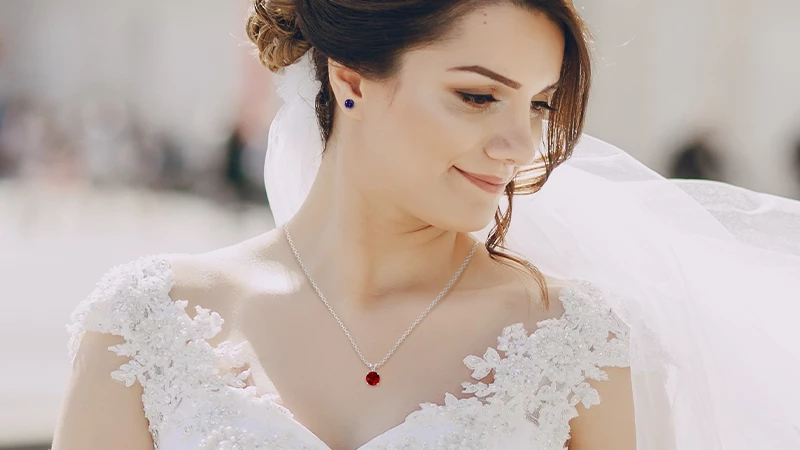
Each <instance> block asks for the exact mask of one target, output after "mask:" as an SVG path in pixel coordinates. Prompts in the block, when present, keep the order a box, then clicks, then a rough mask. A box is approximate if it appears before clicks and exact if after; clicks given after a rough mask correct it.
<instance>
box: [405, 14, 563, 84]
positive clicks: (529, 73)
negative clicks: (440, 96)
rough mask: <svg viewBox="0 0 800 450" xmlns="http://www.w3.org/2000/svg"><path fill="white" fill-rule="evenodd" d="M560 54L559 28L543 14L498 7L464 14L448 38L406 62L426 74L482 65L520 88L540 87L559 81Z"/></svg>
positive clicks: (408, 57)
mask: <svg viewBox="0 0 800 450" xmlns="http://www.w3.org/2000/svg"><path fill="white" fill-rule="evenodd" d="M563 55H564V35H563V31H562V30H561V27H559V26H558V25H557V24H556V23H554V22H553V21H552V20H550V19H549V18H548V17H547V16H545V15H544V14H542V13H539V12H535V11H530V10H527V9H523V8H521V7H518V6H514V5H509V4H501V5H494V6H490V7H484V8H479V9H477V10H475V11H472V12H470V13H468V14H467V15H465V16H464V17H462V18H461V19H460V20H459V22H458V23H457V24H455V26H454V29H453V32H452V33H451V35H450V36H448V37H447V39H444V40H442V41H440V42H436V43H434V44H432V45H431V46H429V47H426V48H424V49H421V50H415V51H411V52H409V53H408V54H407V55H406V64H410V65H411V66H412V67H408V68H409V69H411V70H414V68H413V67H417V68H425V70H426V72H429V73H430V72H435V71H441V72H444V71H446V70H447V69H449V68H450V67H454V66H461V65H483V66H485V67H487V68H489V69H491V70H493V71H495V72H498V73H501V74H503V75H504V76H506V77H508V78H511V79H513V80H516V81H519V82H520V83H522V85H523V89H536V88H537V87H538V88H539V89H540V88H541V87H542V86H544V85H548V84H550V83H552V82H555V81H557V80H558V78H559V75H560V73H561V64H562V60H563ZM534 84H535V85H536V86H534Z"/></svg>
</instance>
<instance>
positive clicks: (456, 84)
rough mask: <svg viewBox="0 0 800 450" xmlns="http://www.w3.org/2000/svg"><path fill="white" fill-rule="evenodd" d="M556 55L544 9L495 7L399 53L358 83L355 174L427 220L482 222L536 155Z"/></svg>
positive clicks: (458, 227) (554, 30) (557, 40)
mask: <svg viewBox="0 0 800 450" xmlns="http://www.w3.org/2000/svg"><path fill="white" fill-rule="evenodd" d="M563 54H564V37H563V33H562V31H561V29H560V28H559V27H558V26H557V25H556V24H555V23H553V22H551V21H550V20H549V19H548V18H546V17H545V16H544V15H541V14H536V13H532V12H529V11H527V10H524V9H521V8H519V7H516V6H513V5H499V6H492V7H487V8H484V9H479V10H477V11H475V12H473V13H471V14H470V15H468V16H465V17H464V19H463V20H462V21H461V22H460V24H458V26H457V28H456V34H455V35H454V38H453V39H450V40H446V41H444V42H441V43H437V44H436V45H434V46H431V47H427V48H425V49H419V50H413V51H410V52H408V53H406V54H405V56H404V57H403V61H402V71H401V74H400V76H399V79H398V80H397V81H396V82H394V83H391V85H390V83H384V84H380V83H372V82H369V81H364V82H362V84H361V95H362V96H363V99H364V100H365V102H364V104H363V105H359V104H358V102H357V103H356V108H359V107H362V106H363V107H364V108H366V109H365V110H364V111H362V112H361V113H362V115H361V116H360V117H361V118H360V123H358V124H357V127H356V128H357V130H356V131H355V132H356V133H358V139H360V140H361V141H362V142H365V143H366V145H365V146H364V147H363V148H362V150H359V151H358V152H359V154H358V155H356V156H357V157H356V158H354V159H352V160H351V161H353V162H354V164H356V165H358V167H357V168H356V170H354V171H353V173H352V176H353V177H355V178H356V180H355V181H356V182H357V183H358V184H359V185H360V187H362V188H363V189H364V190H365V192H372V193H378V195H380V198H381V200H382V201H388V202H390V203H391V204H392V205H394V206H396V207H398V208H400V210H402V211H403V213H405V214H408V215H409V216H411V217H413V218H414V219H416V220H419V221H420V222H422V223H424V224H428V225H433V226H435V227H438V228H442V229H446V230H453V231H476V230H480V229H483V228H484V227H485V226H486V225H488V224H489V223H490V222H491V220H492V217H493V216H494V212H495V211H496V209H497V206H498V203H499V201H500V198H501V196H502V195H503V190H504V185H505V184H507V182H508V181H510V180H511V179H512V178H513V176H514V174H515V173H516V172H517V170H518V169H519V168H520V166H525V165H529V164H531V163H532V162H533V159H534V157H535V155H536V154H537V150H538V149H539V146H540V145H541V141H542V125H543V124H542V119H543V117H544V115H545V113H546V106H547V105H551V104H552V102H551V99H552V94H553V89H548V87H551V86H552V85H553V84H554V83H557V82H558V81H559V76H560V73H561V64H562V59H563ZM340 103H341V102H340ZM467 173H471V174H475V175H477V176H479V177H481V178H487V177H488V178H495V180H489V181H491V183H493V184H489V183H485V182H480V181H477V180H475V179H474V178H473V177H471V176H470V175H468V174H467Z"/></svg>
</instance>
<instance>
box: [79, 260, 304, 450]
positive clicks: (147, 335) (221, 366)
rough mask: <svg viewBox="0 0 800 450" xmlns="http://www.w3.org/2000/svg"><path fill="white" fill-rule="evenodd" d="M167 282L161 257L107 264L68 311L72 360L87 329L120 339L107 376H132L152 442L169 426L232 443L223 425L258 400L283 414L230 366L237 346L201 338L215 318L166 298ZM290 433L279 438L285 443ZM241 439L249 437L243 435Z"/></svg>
mask: <svg viewBox="0 0 800 450" xmlns="http://www.w3.org/2000/svg"><path fill="white" fill-rule="evenodd" d="M173 282H174V281H173V278H172V271H171V268H170V267H169V264H168V262H167V261H166V260H165V259H164V258H162V257H161V255H153V256H146V257H142V258H139V259H136V260H134V261H131V262H128V263H125V264H121V265H118V266H115V267H113V268H111V269H110V270H109V271H108V272H107V273H106V274H105V275H104V276H103V277H102V278H101V280H100V281H99V282H98V283H97V285H96V286H95V289H94V290H93V291H92V292H91V294H90V295H89V296H88V297H87V298H86V299H85V300H84V301H83V302H81V303H80V304H79V305H78V307H77V308H76V309H75V310H74V311H73V313H72V315H71V317H70V324H69V325H67V330H68V331H69V332H70V334H71V337H70V342H69V352H70V356H71V358H72V359H73V360H74V359H75V355H76V353H77V351H78V346H79V345H80V341H81V340H82V339H83V336H84V334H85V333H86V332H87V331H98V332H101V333H109V334H114V335H118V336H122V337H123V338H124V339H125V342H124V343H122V344H119V345H114V346H111V347H109V350H111V351H113V352H115V353H116V354H117V355H120V356H126V357H129V358H130V360H129V362H127V363H125V364H123V365H122V366H121V367H120V368H119V369H118V370H116V371H114V372H112V373H111V377H112V378H114V379H115V380H118V381H120V382H122V383H124V384H125V386H127V387H130V386H132V385H133V384H134V383H135V382H136V381H138V382H139V383H140V384H141V386H142V388H143V395H142V403H143V405H144V411H145V415H146V417H147V419H148V421H149V429H150V433H151V435H152V436H153V442H154V444H155V447H156V448H158V445H159V437H160V436H161V435H162V434H163V433H164V432H166V431H167V430H171V429H176V428H182V431H183V434H184V435H185V436H187V437H188V436H190V435H196V434H198V433H199V434H200V435H202V436H208V438H207V440H206V444H204V445H206V447H204V448H218V447H214V446H213V445H214V444H210V442H223V441H226V442H227V441H232V442H239V441H236V438H234V437H233V436H232V433H235V432H238V431H237V430H236V429H233V428H229V427H226V425H228V424H230V423H232V421H234V420H236V419H239V418H241V417H243V416H244V415H246V414H247V411H246V409H247V408H246V407H245V406H248V405H257V406H258V407H259V408H261V411H262V413H263V412H265V411H267V412H268V411H269V410H270V409H271V410H274V411H277V412H278V413H279V414H290V413H289V412H288V411H286V410H284V409H282V408H280V407H279V406H278V405H276V404H272V403H270V402H268V401H266V400H268V399H267V398H266V396H263V397H258V396H257V395H256V388H255V387H247V386H246V383H245V381H244V380H246V379H247V377H248V376H249V375H250V371H249V369H247V370H235V369H242V368H243V367H244V366H245V359H244V358H243V357H242V346H241V345H233V344H232V343H230V342H223V343H221V344H220V345H219V346H217V347H212V346H211V345H210V344H209V343H208V341H207V340H208V339H211V338H213V337H214V336H216V335H217V334H218V333H219V332H220V331H221V329H222V324H223V322H224V321H223V319H222V317H220V315H219V314H218V313H216V312H211V311H209V310H208V309H204V308H201V307H199V306H198V307H196V308H195V312H196V315H195V316H194V317H193V318H190V317H189V315H188V314H187V313H186V306H187V304H188V302H187V301H185V300H177V301H173V300H172V299H171V298H170V296H169V292H170V290H171V289H172V286H173ZM231 388H233V389H231ZM289 437H290V436H284V437H283V438H282V439H280V440H278V441H279V443H280V444H285V443H287V442H289ZM241 439H245V440H247V439H250V438H248V437H247V436H245V435H242V437H241V438H240V440H241ZM259 439H260V440H259V442H269V440H265V439H264V438H263V437H259ZM278 441H276V442H278ZM247 442H248V443H251V442H253V441H252V439H250V440H247ZM209 445H211V446H209ZM219 448H225V447H224V446H223V447H219ZM247 448H281V447H280V446H278V447H263V446H251V445H248V446H247ZM284 448H285V447H284ZM295 448H301V447H300V446H297V447H295Z"/></svg>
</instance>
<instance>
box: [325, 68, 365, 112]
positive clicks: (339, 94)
mask: <svg viewBox="0 0 800 450" xmlns="http://www.w3.org/2000/svg"><path fill="white" fill-rule="evenodd" d="M328 77H329V79H330V83H331V89H332V90H333V93H334V97H335V98H337V99H342V98H344V99H346V100H344V101H341V100H338V101H341V102H342V104H343V105H344V107H345V108H347V109H348V110H351V109H353V107H354V106H355V102H356V100H360V99H361V81H362V79H363V78H362V77H361V75H360V74H358V73H357V72H356V71H354V70H352V69H350V68H347V67H345V66H343V65H341V64H339V63H338V62H336V61H334V60H332V59H330V58H329V59H328Z"/></svg>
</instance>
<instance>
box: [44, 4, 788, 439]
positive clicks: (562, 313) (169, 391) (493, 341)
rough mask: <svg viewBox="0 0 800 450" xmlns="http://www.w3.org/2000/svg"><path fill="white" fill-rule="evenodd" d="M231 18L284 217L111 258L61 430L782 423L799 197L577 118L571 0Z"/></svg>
mask: <svg viewBox="0 0 800 450" xmlns="http://www.w3.org/2000/svg"><path fill="white" fill-rule="evenodd" d="M247 28H248V32H249V35H250V37H251V39H252V40H253V42H254V43H255V44H256V45H257V46H258V49H259V57H260V59H261V61H262V62H263V63H264V65H266V66H267V67H268V68H269V69H270V70H272V71H275V72H277V73H278V89H279V93H280V95H281V96H282V97H283V98H284V100H286V103H285V105H284V106H283V108H282V109H281V111H280V112H279V113H278V116H277V117H276V118H275V120H274V122H273V124H272V127H271V132H270V145H269V151H268V157H267V164H266V167H265V179H266V183H267V188H268V193H269V196H270V202H271V205H272V208H273V213H274V215H275V220H276V223H277V225H278V227H277V228H276V229H274V230H270V231H267V232H265V233H263V234H261V235H258V236H255V237H253V238H251V239H249V240H246V241H244V242H241V243H238V244H235V245H232V246H229V247H225V248H221V249H217V250H214V251H210V252H208V253H202V254H177V253H164V254H157V255H146V256H142V257H141V258H139V259H136V260H134V261H129V262H127V263H124V264H120V265H118V266H116V267H113V268H111V269H110V270H108V272H107V273H106V274H105V275H104V276H103V277H102V279H101V280H100V281H99V283H98V284H97V286H96V287H95V289H94V290H93V291H92V292H91V294H90V295H89V296H88V297H87V298H86V299H85V300H84V301H82V302H81V303H80V304H79V305H78V306H77V308H76V309H75V311H74V313H73V315H72V317H71V323H70V324H69V325H68V329H69V331H70V332H71V336H72V339H71V341H70V352H71V355H72V358H73V374H72V378H71V382H70V385H69V390H68V395H67V397H66V399H65V401H64V405H63V410H62V413H61V415H60V418H59V422H58V425H57V430H56V433H55V440H54V449H55V450H68V449H82V450H89V449H108V448H126V449H148V448H159V449H165V450H173V449H180V450H184V449H196V448H202V449H267V448H270V449H272V448H274V449H314V450H330V449H357V448H358V449H362V450H377V449H536V450H545V449H564V448H569V449H572V450H575V449H578V450H582V449H590V450H606V449H615V450H625V449H635V448H638V449H676V448H677V449H681V450H685V449H697V448H703V449H722V448H724V449H756V448H776V449H777V448H780V449H788V448H800V436H799V434H800V431H798V430H800V420H799V419H798V413H797V412H796V405H797V404H800V389H798V388H797V386H796V382H797V380H798V379H800V377H799V376H798V375H800V362H799V361H800V360H798V350H797V349H796V348H795V347H794V345H793V342H797V340H798V337H800V336H798V334H800V333H798V332H797V331H796V326H795V322H796V317H797V315H796V314H797V313H798V312H799V311H798V307H797V306H796V305H797V304H798V303H797V301H796V300H797V292H798V291H800V276H798V274H800V231H798V228H797V223H800V222H798V219H800V205H798V204H797V202H793V201H790V200H788V199H783V198H780V197H774V196H768V195H765V194H758V193H754V192H750V191H746V190H744V189H740V188H737V187H734V186H730V185H726V184H722V183H714V182H700V181H689V180H686V181H678V180H666V179H664V178H662V177H660V176H658V175H657V174H655V173H654V172H653V171H651V170H649V169H648V168H646V167H645V166H643V165H641V164H640V163H639V162H638V161H636V160H635V159H633V158H631V157H630V156H629V155H627V154H626V153H625V152H623V151H621V150H619V149H617V148H615V147H613V146H611V145H609V144H606V143H603V142H601V141H598V140H596V139H593V138H591V137H589V136H584V135H582V130H583V125H584V118H585V114H586V108H587V100H588V95H589V87H590V84H591V64H590V62H591V60H590V50H589V42H588V33H587V30H586V29H585V26H584V24H583V22H582V20H581V18H580V17H579V16H578V14H577V13H576V11H575V9H574V8H573V6H572V4H571V2H569V1H567V0H548V1H539V0H537V1H533V0H529V1H526V0H518V1H517V0H515V1H501V2H477V1H439V0H436V1H433V0H402V1H400V0H389V1H381V2H364V1H358V0H339V1H336V2H332V1H328V0H269V1H265V2H262V1H256V3H255V5H254V9H253V11H252V15H251V17H250V18H249V20H248V24H247ZM323 155H324V157H323ZM523 194H534V195H523ZM512 223H513V226H512ZM793 314H794V315H793ZM109 350H110V351H109Z"/></svg>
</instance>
